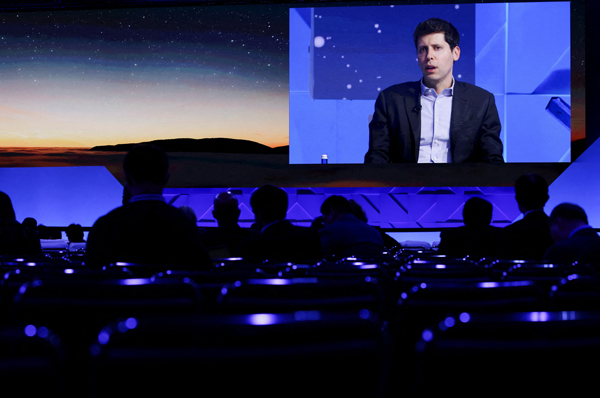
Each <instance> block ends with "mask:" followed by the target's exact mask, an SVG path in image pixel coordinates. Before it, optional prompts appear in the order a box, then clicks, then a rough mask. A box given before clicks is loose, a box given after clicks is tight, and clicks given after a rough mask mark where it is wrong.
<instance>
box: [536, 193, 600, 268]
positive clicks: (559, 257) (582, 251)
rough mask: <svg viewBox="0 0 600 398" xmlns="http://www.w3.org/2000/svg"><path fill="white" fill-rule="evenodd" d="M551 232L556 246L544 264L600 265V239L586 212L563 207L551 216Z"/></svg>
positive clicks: (563, 205)
mask: <svg viewBox="0 0 600 398" xmlns="http://www.w3.org/2000/svg"><path fill="white" fill-rule="evenodd" d="M550 232H551V234H552V238H553V239H554V242H555V244H554V245H552V246H550V248H549V249H548V250H547V251H546V255H545V256H544V260H545V261H548V262H553V263H574V262H575V261H577V262H578V263H600V236H598V234H597V233H596V231H594V229H593V228H592V227H591V226H589V225H588V218H587V214H585V211H584V210H583V209H582V208H581V207H579V206H577V205H575V204H572V203H561V204H559V205H558V206H556V207H555V208H554V210H552V213H551V214H550Z"/></svg>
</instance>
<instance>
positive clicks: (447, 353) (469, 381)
mask: <svg viewBox="0 0 600 398" xmlns="http://www.w3.org/2000/svg"><path fill="white" fill-rule="evenodd" d="M415 351H416V355H417V362H416V363H417V372H416V377H415V378H414V379H413V380H414V381H415V382H414V384H413V387H414V389H413V396H415V397H430V396H438V395H440V394H447V393H448V389H449V388H450V386H452V389H453V390H455V391H457V392H460V395H461V396H462V397H481V396H488V395H493V396H511V397H512V396H515V397H531V396H584V395H587V394H589V391H592V390H594V389H595V388H596V377H597V372H598V367H597V365H596V364H595V363H593V362H590V361H589V359H590V358H596V357H597V356H598V355H600V312H598V311H594V312H579V311H557V312H508V313H466V312H463V313H455V314H454V315H452V316H447V317H445V318H440V323H439V325H438V326H437V327H434V328H428V329H425V330H423V332H422V335H421V339H420V340H419V342H417V344H416V346H415Z"/></svg>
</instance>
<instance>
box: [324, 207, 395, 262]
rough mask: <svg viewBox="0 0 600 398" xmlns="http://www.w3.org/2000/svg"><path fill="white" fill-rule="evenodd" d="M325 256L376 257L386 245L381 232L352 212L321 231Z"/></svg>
mask: <svg viewBox="0 0 600 398" xmlns="http://www.w3.org/2000/svg"><path fill="white" fill-rule="evenodd" d="M319 235H320V236H321V247H322V248H323V256H324V257H332V256H337V257H340V258H341V257H346V256H358V257H376V256H381V254H382V252H383V250H384V246H383V237H382V236H381V233H380V232H379V231H378V230H377V229H376V228H375V227H372V226H370V225H369V224H367V223H366V222H364V221H361V220H359V219H358V218H356V217H354V216H353V215H352V214H343V215H341V216H340V218H339V219H338V220H337V221H335V222H334V223H333V224H330V225H327V226H325V227H323V228H322V229H321V230H320V231H319Z"/></svg>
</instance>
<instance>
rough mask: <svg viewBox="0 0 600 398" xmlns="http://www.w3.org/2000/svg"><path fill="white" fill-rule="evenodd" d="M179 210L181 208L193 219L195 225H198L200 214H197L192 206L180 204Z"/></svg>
mask: <svg viewBox="0 0 600 398" xmlns="http://www.w3.org/2000/svg"><path fill="white" fill-rule="evenodd" d="M179 210H181V211H182V212H183V214H185V215H186V216H187V218H189V219H190V220H192V221H193V222H194V225H198V216H196V212H195V211H194V209H192V208H191V207H190V206H179Z"/></svg>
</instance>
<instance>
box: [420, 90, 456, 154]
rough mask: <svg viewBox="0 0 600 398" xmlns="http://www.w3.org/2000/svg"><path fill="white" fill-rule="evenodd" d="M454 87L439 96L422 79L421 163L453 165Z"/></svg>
mask: <svg viewBox="0 0 600 398" xmlns="http://www.w3.org/2000/svg"><path fill="white" fill-rule="evenodd" d="M453 91H454V80H452V87H450V88H447V89H445V90H444V91H442V92H441V93H440V94H439V95H438V94H437V93H436V91H435V89H433V88H429V87H426V86H425V85H424V84H423V79H421V142H420V145H419V161H418V162H419V163H452V154H451V153H450V117H451V116H452V93H453Z"/></svg>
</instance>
